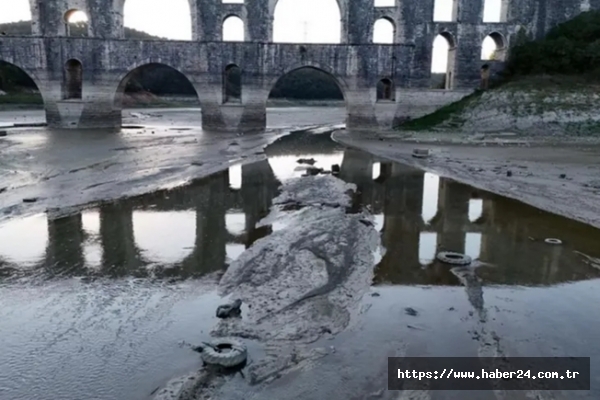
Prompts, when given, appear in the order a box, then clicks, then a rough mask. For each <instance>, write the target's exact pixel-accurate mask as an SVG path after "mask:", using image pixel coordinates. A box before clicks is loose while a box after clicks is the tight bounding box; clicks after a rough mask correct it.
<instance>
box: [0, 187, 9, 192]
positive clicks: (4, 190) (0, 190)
mask: <svg viewBox="0 0 600 400" xmlns="http://www.w3.org/2000/svg"><path fill="white" fill-rule="evenodd" d="M7 190H8V188H7V187H2V188H0V193H4V192H6V191H7Z"/></svg>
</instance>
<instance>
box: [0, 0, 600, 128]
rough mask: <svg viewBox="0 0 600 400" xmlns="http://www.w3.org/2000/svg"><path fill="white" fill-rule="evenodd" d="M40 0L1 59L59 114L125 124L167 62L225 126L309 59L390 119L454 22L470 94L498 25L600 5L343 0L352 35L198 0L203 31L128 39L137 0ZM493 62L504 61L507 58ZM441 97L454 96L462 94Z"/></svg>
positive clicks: (248, 116)
mask: <svg viewBox="0 0 600 400" xmlns="http://www.w3.org/2000/svg"><path fill="white" fill-rule="evenodd" d="M29 1H30V4H31V10H32V17H33V21H32V24H33V25H32V26H33V30H32V31H33V37H20V38H16V37H12V38H9V37H4V38H0V60H3V61H6V62H10V63H13V64H15V65H17V66H19V67H21V68H22V69H24V70H25V71H26V72H27V73H29V74H30V75H31V76H32V77H33V79H34V80H35V81H36V83H37V84H38V86H39V88H40V90H41V91H42V95H43V97H44V101H45V104H46V110H47V119H48V121H49V123H50V124H51V125H56V126H61V127H80V128H81V127H100V126H102V127H106V126H114V127H118V126H119V125H120V109H121V105H120V101H119V100H120V97H119V96H120V92H121V89H122V87H123V86H124V85H123V79H125V78H126V77H127V76H128V74H129V73H130V72H131V71H132V70H133V69H135V68H137V67H140V66H143V65H145V64H147V63H161V64H165V65H168V66H170V67H173V68H174V69H176V70H178V71H180V72H181V73H183V74H184V75H185V76H186V77H187V78H188V79H189V80H190V81H191V82H192V84H193V85H194V86H195V88H196V90H197V92H198V95H199V98H200V101H201V104H202V112H203V122H204V124H205V127H210V128H214V129H217V130H221V129H227V128H231V129H255V128H256V129H260V128H261V127H263V128H264V123H265V120H266V117H265V107H266V100H267V98H268V94H269V91H270V90H271V88H272V87H273V85H274V84H275V82H276V81H277V79H279V78H280V77H281V76H282V75H284V74H286V73H288V72H290V71H292V70H294V69H296V68H300V67H306V66H310V67H315V68H319V69H322V70H324V71H326V72H328V73H330V74H331V75H332V76H333V77H334V78H335V79H336V80H337V81H338V83H339V85H340V86H341V88H342V90H343V92H344V95H345V98H346V105H347V110H348V124H349V126H355V127H374V126H378V125H380V124H381V121H382V117H381V114H382V113H381V112H379V111H378V110H381V109H386V110H388V111H386V112H385V113H384V114H386V115H388V114H390V112H389V110H390V109H392V110H394V109H395V111H394V112H392V113H391V114H394V118H387V119H385V118H384V119H385V120H386V121H387V120H390V121H392V120H398V119H402V118H403V116H404V114H403V113H404V111H403V110H404V109H405V106H403V104H406V100H407V99H409V98H411V96H413V95H412V94H411V93H414V91H415V90H424V91H426V90H427V89H429V87H430V84H431V58H432V47H433V41H434V39H435V37H436V36H437V35H438V34H443V35H444V36H445V37H446V38H447V39H448V40H449V43H450V45H451V47H452V49H453V51H452V54H453V56H452V62H451V66H452V67H451V68H450V70H449V71H448V75H447V80H449V81H451V82H453V88H455V89H460V90H458V91H457V92H456V93H459V94H460V93H463V91H466V92H468V91H470V90H472V89H474V88H475V87H476V86H477V85H478V83H479V71H480V68H481V66H482V65H483V64H484V63H490V62H485V61H481V60H480V53H481V44H482V42H483V40H484V38H485V37H486V36H487V35H489V34H490V33H492V32H495V33H496V36H497V37H499V38H500V42H501V43H500V44H501V45H502V46H504V47H505V48H507V47H508V46H509V45H510V42H511V39H512V37H513V36H514V35H515V34H516V32H517V31H518V29H520V28H521V27H522V28H525V29H527V30H528V31H529V32H531V33H532V34H534V35H535V36H541V35H543V34H544V33H545V32H546V31H547V30H548V29H550V28H551V27H552V26H554V25H556V24H557V23H560V22H562V21H565V20H567V19H569V18H572V17H573V16H575V15H577V14H578V13H579V12H581V11H586V10H588V9H600V0H531V1H521V0H504V1H505V3H506V12H505V17H504V18H503V21H502V22H499V23H484V22H483V21H482V20H483V4H484V2H483V1H482V0H455V2H456V15H455V17H454V20H453V21H450V22H434V21H433V15H434V0H420V1H409V0H396V5H395V6H394V7H375V6H374V2H373V0H336V1H337V2H338V5H339V8H340V12H341V21H342V39H341V42H342V43H341V44H339V45H317V44H274V43H272V35H273V16H274V12H275V7H276V4H277V1H278V0H246V3H245V4H222V0H189V2H190V12H191V15H192V25H193V26H192V37H193V40H192V41H139V40H126V39H124V29H123V10H124V3H125V1H126V0H29ZM74 9H77V10H82V11H85V12H86V14H87V15H88V18H89V32H88V33H89V37H87V38H70V37H67V28H66V27H67V24H66V20H65V14H66V13H67V12H68V11H69V10H74ZM233 15H235V16H238V17H240V18H241V19H242V20H243V21H244V23H245V33H246V41H245V42H243V43H231V42H222V41H221V40H222V24H223V21H224V19H225V18H227V17H229V16H233ZM379 18H386V19H388V20H389V21H392V22H393V23H394V26H395V34H394V39H395V43H394V44H391V45H383V44H373V43H372V37H373V25H374V23H375V21H376V20H377V19H379ZM71 59H76V60H78V61H80V62H81V64H82V68H83V95H82V98H81V99H79V100H73V99H69V100H68V101H67V102H65V100H64V99H63V97H64V95H63V94H64V93H63V88H64V80H65V63H66V62H67V61H68V60H71ZM230 64H236V65H238V66H239V67H240V68H241V70H242V84H243V89H242V102H241V104H239V105H236V106H231V105H225V104H223V89H222V87H223V71H224V69H225V67H227V66H228V65H230ZM491 64H493V65H492V67H493V70H494V71H497V70H498V69H500V68H501V65H502V62H501V61H493V62H491ZM382 78H388V79H390V80H391V81H392V82H393V83H394V86H395V88H396V95H395V101H394V102H393V103H392V104H395V105H392V106H390V104H389V102H386V104H385V105H383V106H382V105H379V104H378V102H377V99H376V90H375V88H376V85H377V82H378V81H379V80H380V79H382ZM432 93H433V92H432ZM434 96H438V95H437V94H436V95H434ZM413 97H414V96H413ZM428 97H431V96H427V95H426V96H421V97H419V98H428ZM436 98H442V99H443V98H448V99H449V100H450V99H452V100H454V99H455V96H454V95H449V96H441V97H439V96H438V97H436ZM441 105H443V104H441ZM386 123H388V122H386ZM390 123H391V122H390ZM244 127H245V128H244Z"/></svg>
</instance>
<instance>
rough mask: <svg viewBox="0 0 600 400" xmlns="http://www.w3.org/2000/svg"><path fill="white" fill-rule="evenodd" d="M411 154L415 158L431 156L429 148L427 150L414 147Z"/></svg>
mask: <svg viewBox="0 0 600 400" xmlns="http://www.w3.org/2000/svg"><path fill="white" fill-rule="evenodd" d="M412 156H413V157H415V158H429V156H431V150H429V149H414V150H413V153H412Z"/></svg>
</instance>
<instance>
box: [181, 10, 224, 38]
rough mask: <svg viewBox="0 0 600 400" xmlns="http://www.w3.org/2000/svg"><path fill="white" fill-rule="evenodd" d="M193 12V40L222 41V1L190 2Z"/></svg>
mask: <svg viewBox="0 0 600 400" xmlns="http://www.w3.org/2000/svg"><path fill="white" fill-rule="evenodd" d="M189 1H190V9H191V11H192V40H198V41H202V42H213V41H219V40H221V32H222V31H223V21H221V19H220V18H219V16H220V15H221V13H220V8H221V7H222V0H189Z"/></svg>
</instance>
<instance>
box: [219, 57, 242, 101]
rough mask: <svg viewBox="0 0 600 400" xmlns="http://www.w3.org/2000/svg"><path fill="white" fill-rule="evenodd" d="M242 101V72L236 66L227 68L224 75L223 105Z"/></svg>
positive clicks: (230, 65)
mask: <svg viewBox="0 0 600 400" xmlns="http://www.w3.org/2000/svg"><path fill="white" fill-rule="evenodd" d="M241 101H242V70H241V69H240V67H238V66H237V65H235V64H229V65H228V66H227V67H225V73H224V74H223V103H240V102H241Z"/></svg>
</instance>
